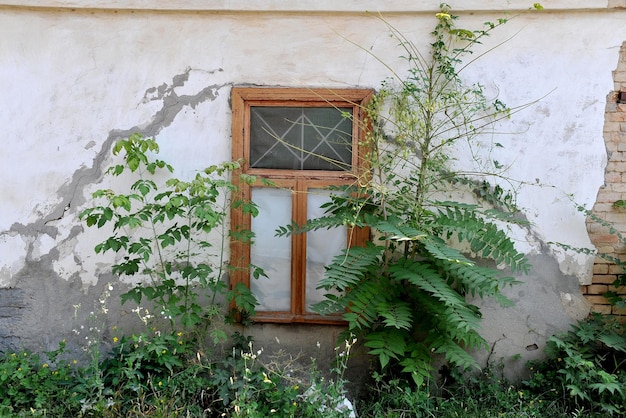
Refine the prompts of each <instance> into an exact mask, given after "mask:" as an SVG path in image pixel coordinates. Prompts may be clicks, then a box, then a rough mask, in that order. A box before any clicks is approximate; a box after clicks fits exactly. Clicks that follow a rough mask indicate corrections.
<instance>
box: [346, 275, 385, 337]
mask: <svg viewBox="0 0 626 418" xmlns="http://www.w3.org/2000/svg"><path fill="white" fill-rule="evenodd" d="M380 289H381V284H380V283H377V282H375V281H368V280H365V281H362V282H360V283H359V285H358V286H357V287H355V288H354V289H351V290H350V291H349V292H346V293H345V295H344V296H343V301H344V304H345V307H346V310H347V312H346V313H344V314H343V319H344V320H345V321H347V322H348V326H349V328H350V329H363V328H365V329H367V328H372V327H373V326H374V324H375V323H377V322H378V321H379V312H378V309H377V307H378V305H380V304H381V303H384V302H386V301H387V298H388V297H390V295H389V294H385V293H384V292H381V291H380Z"/></svg>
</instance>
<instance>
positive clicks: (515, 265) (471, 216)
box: [434, 205, 531, 274]
mask: <svg viewBox="0 0 626 418" xmlns="http://www.w3.org/2000/svg"><path fill="white" fill-rule="evenodd" d="M468 209H469V210H468ZM434 222H435V223H436V224H437V226H439V227H440V228H441V229H442V231H443V235H444V236H446V237H448V238H449V237H450V236H452V234H453V233H455V234H456V235H457V237H458V238H459V240H461V241H467V242H469V244H470V248H471V250H472V251H473V252H474V253H476V254H477V255H478V256H479V257H482V258H489V259H492V260H494V261H495V262H496V263H498V264H501V263H503V264H506V265H507V266H509V268H510V269H511V270H512V271H514V272H523V273H526V274H527V273H528V271H529V270H530V267H531V266H530V263H529V262H528V259H527V258H526V257H525V256H524V254H523V253H520V252H519V251H517V250H516V249H515V245H514V243H513V241H512V240H511V239H510V238H509V237H508V236H507V235H506V233H505V232H504V231H503V230H501V229H500V228H498V226H497V225H496V224H494V223H492V222H488V221H486V220H485V219H483V218H482V217H480V216H478V213H476V212H475V211H472V210H471V208H466V207H462V206H458V205H457V206H454V207H452V206H445V207H443V208H440V209H439V216H437V217H435V218H434Z"/></svg>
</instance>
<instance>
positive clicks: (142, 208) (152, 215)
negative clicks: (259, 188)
mask: <svg viewBox="0 0 626 418" xmlns="http://www.w3.org/2000/svg"><path fill="white" fill-rule="evenodd" d="M158 150H159V148H158V145H157V143H156V142H155V141H154V139H149V138H144V137H143V136H142V135H141V134H138V133H136V134H133V135H131V136H130V137H129V138H127V139H122V140H120V141H118V142H117V143H116V144H115V146H114V148H113V154H114V155H118V154H122V156H123V159H124V164H117V165H114V166H112V167H110V168H109V169H108V170H107V171H106V173H107V174H108V175H110V176H114V177H119V176H121V175H122V174H124V173H129V172H130V179H131V180H130V181H134V183H132V185H131V186H130V190H129V191H128V192H127V193H116V192H114V191H113V190H110V189H106V190H105V189H103V190H98V191H96V192H95V193H94V194H93V197H94V199H104V200H105V202H106V204H104V205H98V206H94V207H91V208H88V209H86V210H84V211H83V212H82V213H81V214H80V217H81V219H84V220H85V221H86V223H87V225H88V226H97V227H98V228H102V227H104V226H105V225H109V224H111V225H112V235H111V236H110V237H109V238H107V239H106V240H105V241H104V242H102V243H100V244H98V245H97V246H96V248H95V251H96V253H103V252H106V251H113V252H115V253H120V254H121V255H122V256H123V257H122V259H121V261H120V262H118V263H116V264H114V265H113V267H112V271H113V273H115V274H121V275H127V276H139V279H140V280H141V281H140V283H139V284H137V285H136V286H135V287H134V288H133V289H131V290H130V291H128V292H127V293H125V294H123V295H122V302H127V301H129V300H132V301H134V302H136V303H137V304H138V305H139V304H140V303H141V301H142V299H143V298H145V299H147V300H148V301H150V302H152V304H153V307H154V308H155V309H156V310H157V312H159V313H160V315H159V316H160V318H164V319H166V320H167V321H169V323H170V325H171V330H172V331H173V330H175V329H177V327H182V330H183V331H184V332H185V333H188V332H190V331H192V330H193V331H197V330H198V329H201V328H205V327H208V326H209V325H210V324H211V322H212V321H213V320H215V319H216V318H220V317H221V315H222V308H221V305H220V303H221V302H222V299H223V298H225V297H230V298H235V297H236V302H237V303H238V304H239V305H238V308H239V310H240V312H244V313H251V312H254V303H255V300H254V297H253V296H252V294H251V293H250V292H249V291H248V290H247V289H245V288H244V287H239V288H237V289H235V290H234V291H233V292H229V291H228V289H227V285H226V283H225V282H224V281H223V280H222V276H223V275H224V273H225V272H226V269H227V264H226V260H225V259H224V254H225V252H224V248H225V245H226V242H227V240H228V239H230V236H229V233H228V231H227V230H226V224H225V218H226V214H227V213H228V209H227V205H228V203H227V202H228V198H229V196H230V193H231V192H233V191H234V190H235V186H234V185H233V184H232V183H231V182H230V181H229V180H228V179H227V176H228V175H229V174H230V173H231V172H232V171H233V170H235V169H237V168H239V164H238V163H237V162H228V163H223V164H221V165H214V166H210V167H208V168H206V169H204V170H203V171H201V172H199V173H197V174H196V176H195V177H194V178H193V179H192V180H190V181H183V180H180V179H176V178H170V177H169V174H171V173H172V172H173V171H174V169H173V168H172V166H171V165H169V164H167V163H166V162H165V161H163V160H159V159H152V158H151V154H154V153H158ZM127 181H128V180H127ZM246 181H253V179H246ZM232 204H236V205H241V206H242V207H243V208H244V210H246V211H247V212H250V213H252V214H253V215H254V214H255V213H256V207H255V206H254V204H252V203H251V202H239V201H238V202H232ZM240 235H241V234H240ZM247 238H248V239H250V236H249V235H248V236H247ZM256 274H260V273H259V272H256ZM146 280H147V281H146ZM211 335H212V337H213V339H214V340H215V341H216V342H217V341H223V340H225V339H226V335H225V334H224V331H223V330H222V329H221V328H219V327H216V328H214V329H213V330H212V331H211Z"/></svg>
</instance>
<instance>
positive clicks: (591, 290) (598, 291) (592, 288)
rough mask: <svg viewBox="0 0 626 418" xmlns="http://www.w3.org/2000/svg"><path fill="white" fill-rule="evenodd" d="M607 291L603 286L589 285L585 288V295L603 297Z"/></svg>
mask: <svg viewBox="0 0 626 418" xmlns="http://www.w3.org/2000/svg"><path fill="white" fill-rule="evenodd" d="M608 290H609V287H608V286H607V285H605V284H590V285H588V286H587V295H588V296H591V295H603V294H605V293H606V292H607V291H608Z"/></svg>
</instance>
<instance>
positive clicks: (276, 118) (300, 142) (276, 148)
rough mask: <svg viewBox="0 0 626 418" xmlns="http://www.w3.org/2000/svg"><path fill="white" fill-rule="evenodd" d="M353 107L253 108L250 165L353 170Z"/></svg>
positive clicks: (251, 113)
mask: <svg viewBox="0 0 626 418" xmlns="http://www.w3.org/2000/svg"><path fill="white" fill-rule="evenodd" d="M346 113H347V114H349V115H352V108H349V107H346V108H334V107H308V108H307V107H260V106H256V107H252V108H251V109H250V167H252V168H273V169H286V170H332V171H349V170H351V169H352V118H351V117H344V114H346Z"/></svg>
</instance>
